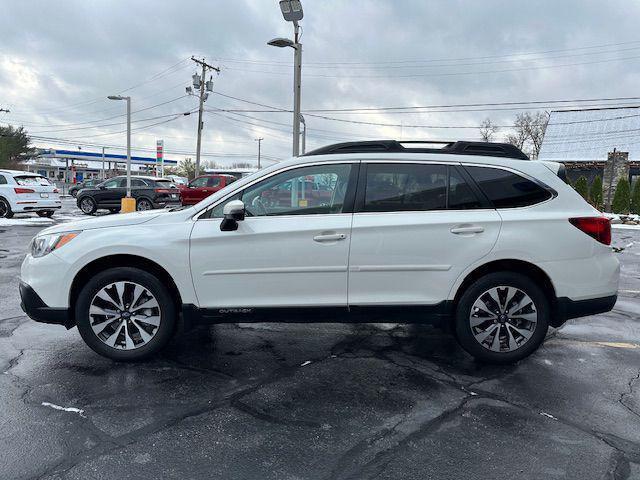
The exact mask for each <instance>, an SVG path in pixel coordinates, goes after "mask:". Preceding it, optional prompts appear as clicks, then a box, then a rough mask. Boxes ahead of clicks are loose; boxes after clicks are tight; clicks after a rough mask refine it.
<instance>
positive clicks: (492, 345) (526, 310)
mask: <svg viewBox="0 0 640 480" xmlns="http://www.w3.org/2000/svg"><path fill="white" fill-rule="evenodd" d="M537 323H538V312H537V308H536V305H535V303H533V300H532V299H531V297H529V295H527V294H526V293H525V292H523V291H522V290H520V289H518V288H516V287H510V286H499V287H493V288H490V289H489V290H487V291H486V292H484V293H483V294H482V295H480V296H479V297H478V298H477V299H476V301H475V302H474V303H473V306H472V307H471V313H470V315H469V325H470V327H471V332H472V333H473V336H474V337H475V339H476V341H477V342H478V343H479V344H480V345H482V346H483V347H485V348H487V349H488V350H491V351H493V352H499V353H506V352H513V351H515V350H517V349H518V348H520V347H522V346H523V345H524V344H525V343H527V342H528V341H529V339H530V338H531V337H532V336H533V333H534V332H535V330H536V325H537Z"/></svg>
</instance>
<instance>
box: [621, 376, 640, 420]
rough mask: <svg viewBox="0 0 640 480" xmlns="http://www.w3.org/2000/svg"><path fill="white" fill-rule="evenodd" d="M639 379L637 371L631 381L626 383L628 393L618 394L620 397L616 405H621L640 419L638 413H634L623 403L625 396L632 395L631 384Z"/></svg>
mask: <svg viewBox="0 0 640 480" xmlns="http://www.w3.org/2000/svg"><path fill="white" fill-rule="evenodd" d="M638 379H640V370H638V373H637V374H636V375H635V376H633V377H631V379H629V382H628V383H627V387H628V389H629V391H628V392H622V393H621V394H620V397H619V398H618V403H620V405H622V406H623V407H624V408H626V409H627V410H628V411H629V412H631V413H633V414H634V415H635V416H637V417H640V413H638V412H636V411H635V410H634V409H633V408H631V407H630V406H629V405H627V404H626V403H625V401H624V399H625V397H626V396H627V395H631V394H632V393H633V384H634V383H635V382H636V381H637V380H638Z"/></svg>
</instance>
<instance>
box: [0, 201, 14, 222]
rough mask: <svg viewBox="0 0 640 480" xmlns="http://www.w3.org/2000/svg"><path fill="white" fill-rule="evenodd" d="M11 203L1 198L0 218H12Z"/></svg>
mask: <svg viewBox="0 0 640 480" xmlns="http://www.w3.org/2000/svg"><path fill="white" fill-rule="evenodd" d="M12 217H13V211H12V210H11V205H9V202H7V201H6V200H5V199H4V198H0V218H12Z"/></svg>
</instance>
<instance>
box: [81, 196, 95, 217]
mask: <svg viewBox="0 0 640 480" xmlns="http://www.w3.org/2000/svg"><path fill="white" fill-rule="evenodd" d="M78 207H80V210H82V213H84V214H85V215H93V214H94V213H96V210H97V209H98V205H97V204H96V201H95V200H94V199H93V198H91V197H82V198H80V200H78Z"/></svg>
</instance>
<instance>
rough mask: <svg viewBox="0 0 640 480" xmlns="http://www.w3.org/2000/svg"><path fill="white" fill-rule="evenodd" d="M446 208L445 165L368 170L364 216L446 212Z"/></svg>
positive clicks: (371, 167) (383, 166)
mask: <svg viewBox="0 0 640 480" xmlns="http://www.w3.org/2000/svg"><path fill="white" fill-rule="evenodd" d="M446 206H447V167H446V165H420V164H376V163H372V164H369V165H368V166H367V181H366V187H365V199H364V208H363V211H365V212H397V211H423V210H443V209H445V208H446Z"/></svg>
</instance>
